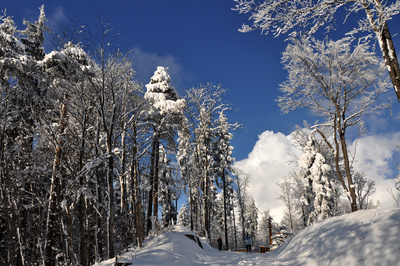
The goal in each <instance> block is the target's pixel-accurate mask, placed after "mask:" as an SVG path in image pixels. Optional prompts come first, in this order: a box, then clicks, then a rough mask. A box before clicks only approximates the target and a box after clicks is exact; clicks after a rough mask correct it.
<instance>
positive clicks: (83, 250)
mask: <svg viewBox="0 0 400 266" xmlns="http://www.w3.org/2000/svg"><path fill="white" fill-rule="evenodd" d="M86 119H87V116H86V112H85V113H84V114H83V122H82V129H81V130H82V136H81V144H80V150H79V169H82V168H83V156H84V150H85V136H86V134H85V133H86ZM83 178H84V176H83V175H80V176H79V185H80V186H81V187H82V186H83V185H84V184H83ZM78 209H79V211H78V221H79V241H80V243H79V253H80V263H81V265H82V266H86V265H88V257H87V247H86V236H85V234H86V232H85V212H86V210H85V197H84V194H81V195H80V197H79V206H78Z"/></svg>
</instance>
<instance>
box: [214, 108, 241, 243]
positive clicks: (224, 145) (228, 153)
mask: <svg viewBox="0 0 400 266" xmlns="http://www.w3.org/2000/svg"><path fill="white" fill-rule="evenodd" d="M236 127H237V124H235V125H232V124H229V123H228V119H227V117H226V116H225V113H224V111H223V110H222V111H220V113H219V118H218V126H217V129H216V132H215V137H216V139H215V142H214V151H213V155H214V169H215V174H216V176H217V180H216V182H217V186H218V187H219V188H221V189H222V192H223V210H224V232H225V233H224V236H225V245H226V249H227V250H228V247H229V240H228V239H229V235H228V216H230V214H231V212H230V211H229V210H232V209H233V207H232V206H228V204H229V203H230V202H232V200H231V199H232V198H233V197H234V195H233V187H232V183H233V179H232V178H231V176H230V172H231V165H232V163H233V162H234V159H233V158H232V150H233V147H232V146H231V145H230V141H231V139H232V137H233V135H232V133H230V132H229V131H230V130H232V129H235V128H236ZM228 212H229V213H228Z"/></svg>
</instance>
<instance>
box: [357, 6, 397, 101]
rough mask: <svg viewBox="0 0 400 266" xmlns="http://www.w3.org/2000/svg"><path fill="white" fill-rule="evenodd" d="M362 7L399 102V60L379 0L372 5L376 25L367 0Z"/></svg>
mask: <svg viewBox="0 0 400 266" xmlns="http://www.w3.org/2000/svg"><path fill="white" fill-rule="evenodd" d="M362 4H363V7H364V9H365V13H366V15H367V19H368V22H369V24H370V26H371V28H372V30H373V31H374V32H375V34H376V37H377V39H378V42H379V48H380V49H381V52H382V57H383V60H384V62H385V65H386V67H387V69H388V72H389V76H390V79H391V81H392V84H393V87H394V91H395V93H396V96H397V99H398V101H399V102H400V68H399V62H398V60H397V55H396V49H395V48H394V45H393V41H392V35H391V34H390V31H389V27H388V25H387V22H386V21H382V19H385V15H384V8H383V6H382V4H381V1H380V0H374V5H375V8H376V12H377V17H378V23H379V24H378V25H377V23H376V22H375V20H374V16H373V14H372V12H371V9H370V8H369V1H367V0H362Z"/></svg>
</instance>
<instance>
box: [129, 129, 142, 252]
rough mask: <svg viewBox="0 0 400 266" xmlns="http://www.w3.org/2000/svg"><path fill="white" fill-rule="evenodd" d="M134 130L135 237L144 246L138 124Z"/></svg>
mask: <svg viewBox="0 0 400 266" xmlns="http://www.w3.org/2000/svg"><path fill="white" fill-rule="evenodd" d="M132 131H133V147H132V163H131V171H130V172H131V173H130V174H131V190H132V191H131V206H133V208H132V207H131V214H132V217H134V218H133V219H134V227H135V228H134V231H135V238H136V241H137V244H138V246H139V247H142V241H143V224H142V213H143V211H142V204H141V197H140V193H139V163H138V146H137V145H138V144H137V139H136V137H137V130H136V125H135V124H134V125H133V127H132Z"/></svg>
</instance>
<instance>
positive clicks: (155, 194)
mask: <svg viewBox="0 0 400 266" xmlns="http://www.w3.org/2000/svg"><path fill="white" fill-rule="evenodd" d="M154 148H155V149H156V151H155V159H154V176H153V216H154V218H155V219H156V221H157V220H158V172H159V169H158V161H159V157H160V152H159V151H160V142H159V140H158V137H156V142H155V147H154Z"/></svg>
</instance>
